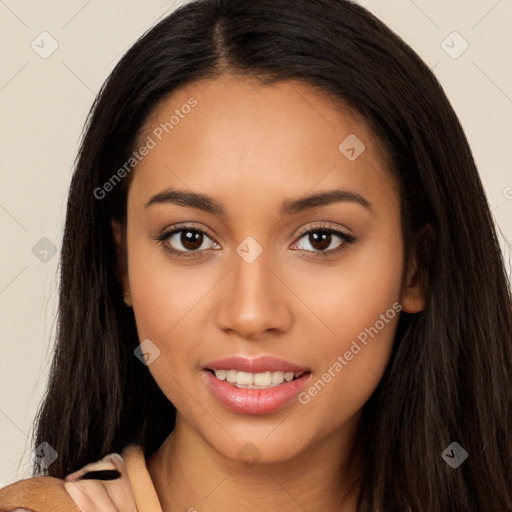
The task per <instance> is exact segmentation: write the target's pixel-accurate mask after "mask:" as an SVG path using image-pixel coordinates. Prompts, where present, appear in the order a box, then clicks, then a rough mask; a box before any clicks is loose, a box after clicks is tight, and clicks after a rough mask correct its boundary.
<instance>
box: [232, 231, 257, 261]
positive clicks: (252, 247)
mask: <svg viewBox="0 0 512 512" xmlns="http://www.w3.org/2000/svg"><path fill="white" fill-rule="evenodd" d="M236 252H237V253H238V255H239V256H240V257H241V258H242V259H243V260H244V261H245V262H246V263H252V262H253V261H255V260H256V259H257V258H258V257H259V255H260V254H261V253H262V252H263V247H261V245H260V244H259V243H258V242H256V240H255V239H254V238H253V237H252V236H248V237H247V238H245V239H244V240H243V242H242V243H240V244H239V245H238V247H237V248H236Z"/></svg>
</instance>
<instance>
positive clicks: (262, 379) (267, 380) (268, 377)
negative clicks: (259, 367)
mask: <svg viewBox="0 0 512 512" xmlns="http://www.w3.org/2000/svg"><path fill="white" fill-rule="evenodd" d="M253 384H256V385H257V386H265V387H267V386H270V384H272V372H265V373H256V374H254V377H253Z"/></svg>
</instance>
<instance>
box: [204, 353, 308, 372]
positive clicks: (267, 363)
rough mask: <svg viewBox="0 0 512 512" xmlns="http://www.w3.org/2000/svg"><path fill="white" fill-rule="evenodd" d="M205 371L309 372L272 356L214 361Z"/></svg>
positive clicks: (232, 357)
mask: <svg viewBox="0 0 512 512" xmlns="http://www.w3.org/2000/svg"><path fill="white" fill-rule="evenodd" d="M205 368H206V369H207V370H237V371H240V372H249V373H263V372H285V373H286V372H293V373H302V372H308V371H310V370H309V369H308V368H305V367H303V366H299V365H297V364H294V363H291V362H289V361H285V360H284V359H279V358H277V357H272V356H261V357H257V358H249V357H241V356H231V357H226V358H224V359H216V360H215V361H211V362H210V363H208V364H207V365H206V366H205Z"/></svg>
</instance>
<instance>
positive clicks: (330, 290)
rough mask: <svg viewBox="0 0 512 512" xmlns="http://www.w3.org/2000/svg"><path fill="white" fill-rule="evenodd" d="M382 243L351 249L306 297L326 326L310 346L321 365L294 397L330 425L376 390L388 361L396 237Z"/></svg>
mask: <svg viewBox="0 0 512 512" xmlns="http://www.w3.org/2000/svg"><path fill="white" fill-rule="evenodd" d="M383 240H384V237H382V239H381V240H378V239H375V241H374V242H372V243H371V244H370V243H368V244H367V245H366V246H365V248H364V250H363V248H361V250H358V251H357V252H356V251H354V253H353V255H350V256H349V257H347V258H346V259H345V260H344V261H343V264H342V265H340V266H339V267H338V268H336V269H335V270H333V272H332V274H331V275H329V278H328V279H326V278H323V280H322V282H323V283H324V286H322V287H316V288H314V289H313V291H312V293H310V294H309V296H308V301H309V303H310V304H314V311H315V313H316V314H317V315H318V317H320V318H321V319H322V320H323V324H324V326H326V327H327V328H328V329H322V332H324V333H327V335H326V336H325V337H322V338H321V339H320V340H319V341H318V343H316V344H315V346H314V347H310V350H311V351H312V353H315V354H316V356H317V360H318V361H321V364H320V365H319V366H320V368H319V369H318V372H317V374H316V375H314V378H313V379H312V381H311V384H310V385H309V386H308V387H307V388H306V389H305V393H304V394H303V395H302V396H301V397H299V399H300V401H301V403H303V404H304V405H305V406H306V407H307V408H311V409H309V410H310V411H312V410H316V412H317V413H318V414H313V415H312V416H311V418H313V417H317V416H318V415H320V416H325V415H327V416H329V417H330V419H331V421H332V422H333V423H334V424H336V423H339V422H340V421H341V422H342V421H343V420H345V419H346V418H348V417H350V416H352V415H353V414H355V413H356V412H357V411H358V410H359V409H360V408H361V407H362V406H363V405H364V403H365V402H366V401H367V400H368V398H369V397H370V396H371V394H372V393H373V392H374V390H375V388H376V387H377V386H378V384H379V382H380V380H381V378H382V376H383V374H384V371H385V369H386V366H387V364H388V362H389V358H390V355H391V351H392V348H393V343H394V338H395V333H396V328H397V325H398V319H399V315H400V311H401V305H400V303H399V298H400V284H401V278H402V265H403V255H402V244H401V240H400V239H399V238H398V237H396V238H395V239H393V240H391V239H390V237H387V241H386V243H384V242H383ZM303 279H304V282H303V283H302V285H303V286H306V285H307V283H306V278H303ZM310 280H311V277H309V278H307V281H309V283H310ZM317 284H320V283H319V281H317ZM318 325H321V324H319V323H318V322H317V326H318ZM332 404H336V405H337V407H335V408H333V407H332Z"/></svg>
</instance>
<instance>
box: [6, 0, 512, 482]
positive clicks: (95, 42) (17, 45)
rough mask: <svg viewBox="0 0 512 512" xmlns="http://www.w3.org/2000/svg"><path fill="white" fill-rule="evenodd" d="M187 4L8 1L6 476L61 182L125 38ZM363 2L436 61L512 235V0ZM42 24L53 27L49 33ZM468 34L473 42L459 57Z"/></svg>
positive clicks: (41, 362) (23, 471) (18, 465)
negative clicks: (511, 60) (53, 45)
mask: <svg viewBox="0 0 512 512" xmlns="http://www.w3.org/2000/svg"><path fill="white" fill-rule="evenodd" d="M249 1H250V0H249ZM179 3H182V2H170V1H164V0H146V1H144V2H143V1H142V0H124V1H121V0H108V1H107V0H104V1H99V0H67V1H66V2H62V1H61V2H57V1H55V0H49V1H46V2H37V1H35V0H0V48H1V50H0V52H1V53H0V55H1V66H0V112H1V118H0V119H1V122H0V157H1V159H0V170H1V171H0V172H1V173H2V175H1V183H2V187H1V189H0V190H1V192H0V223H1V227H2V266H1V270H0V314H1V322H0V326H1V337H2V338H1V339H2V357H1V359H0V461H1V464H0V487H2V486H4V485H7V484H8V483H10V482H12V481H14V480H16V479H19V478H23V477H25V476H28V475H29V473H30V466H31V460H30V455H31V446H30V437H31V435H32V421H33V418H34V414H35V411H36V407H37V404H38V403H39V401H40V400H41V398H42V396H43V392H44V386H45V383H46V379H47V375H48V368H49V363H50V356H51V349H52V343H51V340H52V338H53V336H54V328H55V323H54V320H55V312H56V298H57V293H56V290H57V284H58V280H57V278H58V274H57V270H58V250H59V248H60V245H61V236H62V228H63V222H64V215H65V203H66V193H67V190H68V186H69V182H70V176H71V172H72V166H73V160H74V158H75V154H76V151H77V148H78V140H79V137H80V133H81V130H82V127H83V123H84V121H85V118H86V115H87V112H88V110H89V107H90V105H91V103H92V101H93V98H94V96H95V94H96V92H97V91H98V90H99V88H100V86H101V84H102V83H103V81H104V79H105V78H106V77H107V75H108V73H109V72H110V71H111V69H112V68H113V66H114V65H115V63H116V62H117V61H118V60H119V58H120V57H121V56H122V55H123V53H124V52H125V51H126V50H127V49H128V47H129V46H130V45H131V44H132V43H133V42H134V41H135V39H136V38H137V37H138V36H140V35H141V34H142V33H144V32H145V31H146V30H147V29H148V28H149V27H150V26H152V25H153V24H154V23H155V22H156V21H157V20H158V19H159V18H160V17H161V16H163V15H164V14H165V13H167V12H169V11H171V10H173V9H174V7H175V6H177V5H178V4H179ZM359 3H361V4H363V5H366V6H367V7H368V8H369V9H370V10H371V11H372V12H373V13H374V14H376V15H377V17H379V18H380V19H381V20H383V21H384V22H385V23H387V24H388V25H389V27H390V28H391V29H393V30H394V31H395V32H397V33H398V34H399V35H401V36H402V38H403V39H404V40H405V41H406V42H407V43H409V44H410V45H411V46H412V47H413V48H414V49H415V50H416V51H417V52H418V53H419V54H420V55H421V56H422V58H423V59H424V60H425V61H426V62H427V64H428V65H429V66H430V67H431V68H432V69H433V70H434V73H435V74H436V76H437V77H438V79H439V80H440V82H441V84H442V85H443V87H444V89H445V91H446V93H447V94H448V96H449V98H450V100H451V101H452V104H453V106H454V108H455V110H456V112H457V113H458V115H459V118H460V120H461V123H462V125H463V127H464V129H465V131H466V134H467V136H468V139H469V142H470V144H471V147H472V149H473V151H474V155H475V158H476V160H477V163H478V166H479V169H480V174H481V177H482V181H483V183H484V186H485V188H486V190H487V194H488V198H489V203H490V205H491V209H492V211H493V212H494V215H495V219H496V223H497V225H498V226H499V227H500V228H501V230H502V232H503V235H504V237H505V238H506V239H508V240H512V220H511V219H512V172H511V168H512V166H511V164H512V142H511V141H512V67H511V66H510V53H511V50H512V31H511V21H512V0H435V1H431V0H428V1H427V0H383V1H381V0H366V1H361V2H359ZM45 31H46V32H48V33H49V34H50V35H51V36H47V35H43V36H40V34H41V33H42V32H45ZM453 31H457V32H458V33H459V34H460V35H461V36H462V38H463V39H461V38H460V37H459V36H457V35H455V36H454V35H450V34H452V32H453ZM448 36H450V37H448ZM447 37H448V39H447ZM51 38H53V39H54V40H55V41H56V42H57V43H58V48H57V50H56V51H55V52H54V53H53V54H52V55H50V56H49V57H48V58H46V59H43V58H41V57H40V55H39V54H38V53H37V52H36V51H35V49H37V51H38V52H40V53H41V52H43V51H48V50H49V49H51V44H52V39H51ZM33 41H34V43H33ZM443 41H446V42H445V43H444V44H443V45H442V42H443ZM464 41H467V43H468V44H469V47H468V48H467V50H466V51H465V52H464V53H462V54H461V55H460V56H458V58H452V56H456V55H457V54H458V53H459V52H460V50H462V49H463V48H464V46H465V43H464ZM32 43H33V44H34V47H35V49H33V48H32V46H31V45H32ZM53 44H55V43H53ZM443 47H444V48H443ZM445 50H447V51H448V52H450V53H451V54H452V56H450V55H449V54H448V53H447V51H445ZM44 237H46V239H48V240H43V241H40V240H41V239H42V238H44ZM36 244H38V245H36ZM503 245H504V251H505V252H507V253H508V250H506V249H505V245H506V244H505V243H504V244H503ZM34 246H35V247H36V248H35V249H34V250H33V248H34ZM53 246H55V247H56V250H57V253H56V254H54V255H52V252H51V249H52V247H53ZM44 251H47V252H44ZM507 258H510V256H508V255H507ZM45 260H46V261H45Z"/></svg>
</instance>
